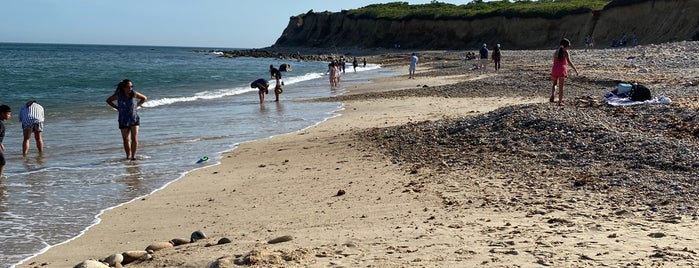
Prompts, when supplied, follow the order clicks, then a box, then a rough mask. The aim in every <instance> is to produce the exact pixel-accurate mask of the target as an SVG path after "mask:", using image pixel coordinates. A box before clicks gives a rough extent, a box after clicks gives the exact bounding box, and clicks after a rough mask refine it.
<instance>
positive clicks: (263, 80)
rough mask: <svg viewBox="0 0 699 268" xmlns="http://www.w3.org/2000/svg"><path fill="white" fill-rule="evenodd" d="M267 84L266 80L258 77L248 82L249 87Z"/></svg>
mask: <svg viewBox="0 0 699 268" xmlns="http://www.w3.org/2000/svg"><path fill="white" fill-rule="evenodd" d="M268 84H269V83H268V82H267V80H265V79H263V78H260V79H257V80H255V81H253V82H252V83H250V87H259V86H264V85H268Z"/></svg>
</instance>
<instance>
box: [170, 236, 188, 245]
mask: <svg viewBox="0 0 699 268" xmlns="http://www.w3.org/2000/svg"><path fill="white" fill-rule="evenodd" d="M170 243H172V244H173V245H174V246H179V245H184V244H189V240H187V239H184V238H174V239H172V240H170Z"/></svg>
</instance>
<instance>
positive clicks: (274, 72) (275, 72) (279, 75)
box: [269, 68, 282, 79]
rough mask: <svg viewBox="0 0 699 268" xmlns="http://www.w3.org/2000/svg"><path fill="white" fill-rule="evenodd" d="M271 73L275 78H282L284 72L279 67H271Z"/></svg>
mask: <svg viewBox="0 0 699 268" xmlns="http://www.w3.org/2000/svg"><path fill="white" fill-rule="evenodd" d="M269 75H270V77H272V78H274V79H282V72H280V71H279V69H277V68H270V69H269Z"/></svg>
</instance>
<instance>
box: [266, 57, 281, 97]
mask: <svg viewBox="0 0 699 268" xmlns="http://www.w3.org/2000/svg"><path fill="white" fill-rule="evenodd" d="M269 74H270V76H271V77H272V78H274V79H275V80H276V81H277V83H276V84H275V85H274V97H275V99H274V101H279V94H281V93H282V85H284V82H283V81H282V72H281V71H279V69H277V68H274V65H270V66H269Z"/></svg>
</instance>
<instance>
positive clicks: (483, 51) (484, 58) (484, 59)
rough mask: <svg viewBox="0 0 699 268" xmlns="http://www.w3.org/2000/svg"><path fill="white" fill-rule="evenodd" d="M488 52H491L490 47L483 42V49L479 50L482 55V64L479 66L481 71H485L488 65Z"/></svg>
mask: <svg viewBox="0 0 699 268" xmlns="http://www.w3.org/2000/svg"><path fill="white" fill-rule="evenodd" d="M488 52H489V51H488V47H487V45H486V44H483V46H481V49H480V50H478V53H479V54H480V56H481V57H480V59H481V60H480V66H479V68H480V69H481V71H484V70H485V67H486V66H487V65H488Z"/></svg>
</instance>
